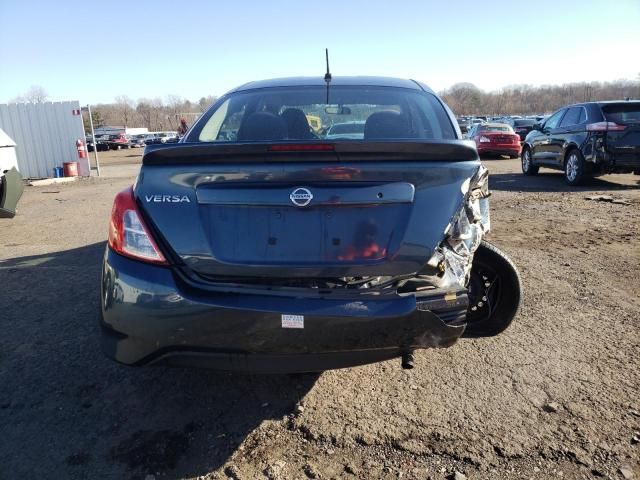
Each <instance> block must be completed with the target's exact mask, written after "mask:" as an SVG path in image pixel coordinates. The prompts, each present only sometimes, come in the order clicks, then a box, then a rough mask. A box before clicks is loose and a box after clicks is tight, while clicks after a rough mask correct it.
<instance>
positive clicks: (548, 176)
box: [489, 170, 640, 192]
mask: <svg viewBox="0 0 640 480" xmlns="http://www.w3.org/2000/svg"><path fill="white" fill-rule="evenodd" d="M629 178H631V181H630V182H628V183H624V184H623V183H616V182H615V181H610V180H609V179H608V177H607V175H605V176H602V177H593V178H588V179H586V180H585V182H584V184H583V185H580V186H576V187H572V186H570V185H567V184H566V183H565V181H564V177H563V175H562V172H554V171H551V170H549V171H540V172H539V173H538V174H537V175H531V176H527V175H524V174H522V173H491V174H490V176H489V187H490V188H491V190H504V191H523V192H592V191H624V190H638V189H640V177H638V176H631V175H629Z"/></svg>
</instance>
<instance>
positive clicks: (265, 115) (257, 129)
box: [238, 112, 287, 142]
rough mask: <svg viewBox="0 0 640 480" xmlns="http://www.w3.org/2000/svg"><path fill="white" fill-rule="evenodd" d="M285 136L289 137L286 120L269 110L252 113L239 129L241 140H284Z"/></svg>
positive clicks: (239, 138) (239, 139)
mask: <svg viewBox="0 0 640 480" xmlns="http://www.w3.org/2000/svg"><path fill="white" fill-rule="evenodd" d="M285 138H287V125H286V124H285V122H284V120H283V119H282V118H281V117H280V116H278V115H275V114H273V113H269V112H256V113H252V114H251V115H249V116H248V117H247V118H246V119H245V120H244V121H243V122H242V124H241V125H240V128H239V129H238V141H239V142H259V141H263V140H284V139H285Z"/></svg>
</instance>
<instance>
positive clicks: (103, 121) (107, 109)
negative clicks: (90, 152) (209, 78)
mask: <svg viewBox="0 0 640 480" xmlns="http://www.w3.org/2000/svg"><path fill="white" fill-rule="evenodd" d="M215 100H216V97H215V96H213V95H209V96H206V97H201V98H200V99H199V100H198V101H197V102H192V101H190V100H188V99H185V98H182V97H180V96H178V95H168V96H167V97H166V99H164V100H163V99H162V98H160V97H155V98H140V99H138V100H137V101H134V100H133V99H131V98H130V97H128V96H126V95H119V96H117V97H116V98H115V102H113V103H103V104H97V105H92V106H91V114H92V118H93V126H94V127H96V128H97V127H102V126H122V127H147V128H148V129H149V131H151V132H159V131H168V130H175V129H177V128H178V123H179V122H180V118H182V117H185V118H186V119H187V123H188V124H189V125H191V123H193V121H194V120H195V119H196V118H197V117H198V116H200V115H201V114H202V113H203V112H204V111H205V110H206V109H207V108H209V106H211V104H213V102H215ZM84 117H86V118H85V128H86V129H87V130H88V128H87V127H88V121H89V119H88V117H87V116H86V115H84Z"/></svg>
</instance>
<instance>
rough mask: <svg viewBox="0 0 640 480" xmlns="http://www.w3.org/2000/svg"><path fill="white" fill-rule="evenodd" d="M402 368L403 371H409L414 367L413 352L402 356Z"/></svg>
mask: <svg viewBox="0 0 640 480" xmlns="http://www.w3.org/2000/svg"><path fill="white" fill-rule="evenodd" d="M401 365H402V368H403V369H404V370H411V369H412V368H413V367H415V358H414V356H413V352H406V353H403V354H402V363H401Z"/></svg>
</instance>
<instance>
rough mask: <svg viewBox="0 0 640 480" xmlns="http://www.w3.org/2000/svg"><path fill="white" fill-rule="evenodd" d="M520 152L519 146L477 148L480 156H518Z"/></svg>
mask: <svg viewBox="0 0 640 480" xmlns="http://www.w3.org/2000/svg"><path fill="white" fill-rule="evenodd" d="M521 151H522V147H521V146H520V144H517V145H515V144H514V145H505V146H502V145H487V146H486V147H485V146H478V154H480V155H482V154H490V153H493V154H496V155H520V152H521Z"/></svg>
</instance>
